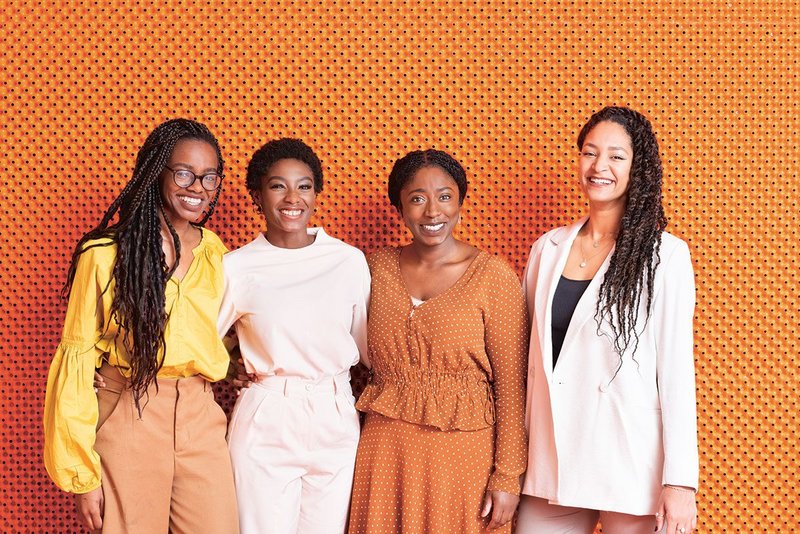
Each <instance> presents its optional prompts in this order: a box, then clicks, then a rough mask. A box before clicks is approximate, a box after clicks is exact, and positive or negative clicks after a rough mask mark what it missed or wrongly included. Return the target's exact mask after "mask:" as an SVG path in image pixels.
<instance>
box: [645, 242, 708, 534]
mask: <svg viewBox="0 0 800 534" xmlns="http://www.w3.org/2000/svg"><path fill="white" fill-rule="evenodd" d="M665 260H666V261H665V264H664V265H663V269H664V273H665V275H664V284H663V287H662V288H661V290H660V291H659V293H658V294H657V295H656V297H655V301H654V305H653V316H652V317H651V318H650V320H651V321H654V323H653V324H654V326H655V329H656V350H657V362H656V366H657V368H656V373H657V380H658V393H659V401H660V404H661V418H662V425H663V437H662V440H663V447H664V472H663V475H662V477H663V478H662V483H663V484H664V489H663V490H662V494H661V499H660V502H659V506H658V508H659V509H658V514H659V515H658V516H657V518H656V520H657V524H658V526H659V527H660V526H661V524H662V523H663V521H664V520H665V519H666V521H667V527H668V532H677V528H678V527H683V528H684V529H685V532H687V533H689V532H691V531H692V529H693V528H694V526H695V524H696V522H697V507H696V504H695V491H696V489H697V487H698V476H699V475H698V463H699V462H698V453H697V408H696V401H695V374H694V341H693V332H694V329H693V324H692V321H693V317H694V307H695V284H694V272H693V270H692V263H691V259H690V257H689V249H688V247H687V246H686V244H685V243H683V242H681V243H680V244H679V245H678V246H677V248H676V249H675V250H674V252H673V253H672V254H671V256H670V257H669V258H665Z"/></svg>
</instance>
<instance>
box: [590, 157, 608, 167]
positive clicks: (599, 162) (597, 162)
mask: <svg viewBox="0 0 800 534" xmlns="http://www.w3.org/2000/svg"><path fill="white" fill-rule="evenodd" d="M608 161H609V160H608V156H606V155H605V154H598V155H597V157H596V158H595V159H594V163H592V167H594V168H595V170H597V171H603V170H605V169H607V168H608Z"/></svg>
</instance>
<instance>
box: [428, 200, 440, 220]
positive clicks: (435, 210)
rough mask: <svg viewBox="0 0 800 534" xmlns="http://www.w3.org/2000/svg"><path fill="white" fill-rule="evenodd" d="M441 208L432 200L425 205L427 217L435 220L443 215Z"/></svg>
mask: <svg viewBox="0 0 800 534" xmlns="http://www.w3.org/2000/svg"><path fill="white" fill-rule="evenodd" d="M441 211H442V210H441V208H440V207H439V203H438V202H437V201H436V200H431V201H430V202H427V203H426V204H425V216H426V217H430V218H434V217H436V216H437V215H439V213H441Z"/></svg>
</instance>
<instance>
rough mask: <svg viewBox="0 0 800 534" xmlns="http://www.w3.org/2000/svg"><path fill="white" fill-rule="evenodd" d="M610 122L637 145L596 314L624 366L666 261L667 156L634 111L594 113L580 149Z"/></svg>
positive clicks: (619, 109) (583, 131)
mask: <svg viewBox="0 0 800 534" xmlns="http://www.w3.org/2000/svg"><path fill="white" fill-rule="evenodd" d="M605 121H611V122H614V123H616V124H619V125H620V126H622V127H623V128H624V129H625V131H626V132H627V134H628V136H629V137H630V138H631V146H632V147H633V161H632V162H631V171H630V181H629V185H628V191H627V197H628V198H627V203H626V205H625V212H624V213H623V215H622V221H621V224H620V228H619V233H618V234H617V240H616V248H615V250H614V254H613V255H612V256H611V260H610V263H609V266H608V271H607V272H606V274H605V277H604V278H603V283H602V284H601V285H600V298H599V299H598V302H597V308H596V310H595V321H596V322H597V328H598V334H599V333H600V324H601V322H602V320H603V319H606V320H607V321H608V323H609V324H610V325H611V330H612V332H611V333H612V338H613V343H614V350H615V351H616V352H617V354H619V357H620V366H621V365H622V355H623V354H624V353H625V352H626V351H627V350H628V349H633V350H632V351H631V354H632V355H635V353H636V348H637V347H638V345H639V333H640V332H641V331H642V330H643V328H644V325H641V327H640V328H639V330H637V325H636V317H637V315H638V310H639V305H640V302H641V299H642V293H643V292H644V293H645V294H646V305H647V306H646V310H647V315H646V319H645V323H646V322H647V320H649V319H650V315H651V305H652V302H653V283H654V276H655V272H656V268H657V267H658V265H659V263H660V262H661V258H660V256H659V250H660V249H661V233H662V232H663V231H664V229H665V228H666V226H667V218H666V216H665V215H664V207H663V206H662V205H661V185H662V175H663V170H662V166H661V158H660V156H659V154H658V142H657V141H656V136H655V134H654V133H653V127H652V126H651V125H650V121H648V120H647V118H646V117H645V116H644V115H642V114H641V113H638V112H636V111H633V110H632V109H629V108H624V107H606V108H603V109H602V110H600V111H598V112H597V113H595V114H594V115H592V117H591V118H590V119H589V121H588V122H587V123H586V125H585V126H584V127H583V129H581V132H580V133H579V134H578V148H579V149H581V150H582V149H583V142H584V140H585V139H586V136H587V135H588V134H589V132H590V131H591V130H592V128H594V127H595V126H597V125H598V124H599V123H601V122H605ZM617 370H619V368H618V369H617Z"/></svg>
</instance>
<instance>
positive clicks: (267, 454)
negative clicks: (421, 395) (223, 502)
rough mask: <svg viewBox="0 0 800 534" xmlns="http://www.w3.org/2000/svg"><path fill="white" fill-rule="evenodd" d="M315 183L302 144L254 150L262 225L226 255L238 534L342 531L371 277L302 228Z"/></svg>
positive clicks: (325, 239) (356, 259)
mask: <svg viewBox="0 0 800 534" xmlns="http://www.w3.org/2000/svg"><path fill="white" fill-rule="evenodd" d="M322 185H323V182H322V166H321V164H320V162H319V159H318V158H317V156H316V155H315V154H314V152H313V150H311V148H309V147H308V146H307V145H306V144H304V143H303V142H302V141H299V140H296V139H279V140H274V141H270V142H268V143H267V144H265V145H264V146H263V147H261V148H260V149H259V150H258V151H256V153H255V154H254V155H253V157H252V159H251V160H250V163H249V165H248V169H247V188H248V190H249V191H250V194H251V195H252V198H253V201H254V202H255V204H256V206H257V207H258V208H259V211H261V212H262V213H263V214H264V218H265V220H266V223H267V229H266V231H265V232H262V233H259V234H258V236H257V237H256V238H255V239H254V240H253V241H252V242H250V243H249V244H247V245H245V246H243V247H242V248H240V249H238V250H236V251H234V252H231V253H230V254H227V255H226V256H225V258H224V260H223V264H224V270H225V281H226V287H225V295H224V297H223V301H222V307H221V310H220V316H219V322H218V329H219V332H220V333H221V334H225V333H227V332H228V330H229V329H230V327H231V326H233V327H234V328H235V330H236V334H237V337H238V342H239V348H240V350H241V354H242V358H243V361H244V365H245V367H246V370H247V373H248V374H249V375H250V376H251V377H252V378H253V383H252V385H251V387H249V388H246V389H243V390H242V392H241V395H240V396H239V398H238V399H237V401H236V405H235V407H234V410H233V416H232V418H231V422H230V427H229V431H228V444H229V447H230V452H231V459H232V461H233V469H234V477H235V481H236V493H237V498H238V502H239V516H240V523H241V530H242V533H243V534H248V533H252V534H269V533H276V534H287V533H295V532H297V533H303V534H306V533H325V534H330V533H335V532H344V529H345V523H346V519H347V510H348V503H349V500H350V491H351V486H352V480H353V466H354V462H355V454H356V448H357V445H358V437H359V419H358V416H357V414H356V410H355V408H354V399H353V395H352V392H351V389H350V367H351V366H353V365H355V364H356V363H358V361H359V357H360V356H362V355H364V356H365V355H366V324H367V304H368V300H369V291H370V275H369V269H368V267H367V263H366V260H365V259H364V255H363V254H362V253H361V252H360V251H359V250H358V249H356V248H354V247H351V246H350V245H347V244H345V243H343V242H342V241H340V240H338V239H334V238H332V237H330V236H328V235H327V234H326V233H325V232H324V230H323V229H322V228H308V227H307V226H308V221H309V218H310V217H311V215H312V213H313V211H314V206H315V201H316V195H317V194H318V193H319V192H320V191H321V190H322ZM365 363H366V362H365Z"/></svg>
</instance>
